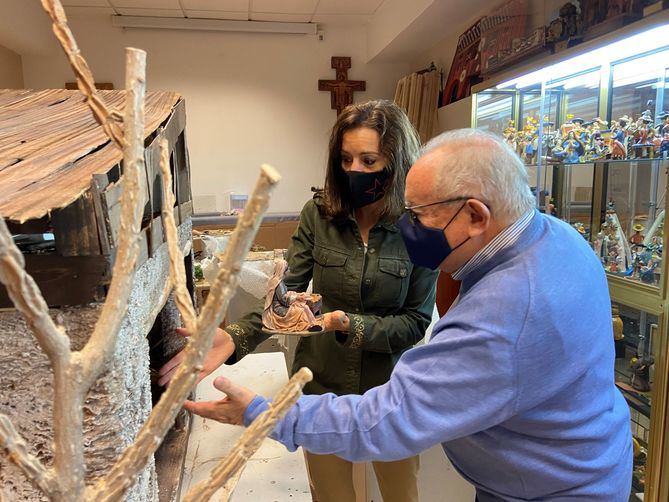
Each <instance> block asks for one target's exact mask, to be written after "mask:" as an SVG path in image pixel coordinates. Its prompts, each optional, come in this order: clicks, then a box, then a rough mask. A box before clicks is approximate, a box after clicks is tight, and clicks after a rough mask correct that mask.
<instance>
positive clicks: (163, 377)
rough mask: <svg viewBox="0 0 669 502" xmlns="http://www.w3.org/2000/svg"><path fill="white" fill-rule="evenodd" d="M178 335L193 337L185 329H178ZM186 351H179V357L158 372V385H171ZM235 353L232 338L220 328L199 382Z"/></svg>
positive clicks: (205, 359) (175, 357)
mask: <svg viewBox="0 0 669 502" xmlns="http://www.w3.org/2000/svg"><path fill="white" fill-rule="evenodd" d="M177 333H178V334H180V335H181V336H186V337H188V336H190V335H191V333H190V332H189V331H188V330H186V329H184V328H177ZM184 350H185V349H182V350H181V351H179V353H178V354H177V355H175V356H174V357H173V358H172V359H170V360H169V361H167V362H166V363H165V364H164V365H163V367H162V368H160V370H158V385H162V386H164V385H168V384H169V383H170V380H172V377H174V375H175V373H176V372H177V369H179V365H180V364H181V361H183V359H184ZM234 352H235V343H234V342H233V341H232V337H231V336H230V335H229V334H228V333H226V332H225V331H223V330H222V329H220V328H218V329H217V330H216V334H215V335H214V343H213V345H212V347H211V350H209V352H207V355H206V356H205V357H204V364H203V368H202V371H201V372H200V374H199V375H198V377H197V381H198V382H199V381H200V380H202V379H203V378H204V377H206V376H207V375H209V374H210V373H211V372H212V371H214V370H215V369H216V368H218V367H219V366H220V365H221V364H223V363H224V362H225V361H227V360H228V358H229V357H230V356H231V355H232V354H234Z"/></svg>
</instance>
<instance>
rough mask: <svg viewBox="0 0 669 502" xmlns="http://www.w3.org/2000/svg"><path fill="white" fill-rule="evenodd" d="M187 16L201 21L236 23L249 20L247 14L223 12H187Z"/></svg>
mask: <svg viewBox="0 0 669 502" xmlns="http://www.w3.org/2000/svg"><path fill="white" fill-rule="evenodd" d="M186 16H188V17H189V18H193V19H196V18H199V19H232V20H234V21H246V20H248V13H246V12H224V11H222V10H186Z"/></svg>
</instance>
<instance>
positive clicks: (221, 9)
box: [62, 0, 384, 24]
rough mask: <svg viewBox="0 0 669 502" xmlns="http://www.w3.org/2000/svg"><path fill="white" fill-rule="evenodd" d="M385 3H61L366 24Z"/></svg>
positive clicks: (128, 11)
mask: <svg viewBox="0 0 669 502" xmlns="http://www.w3.org/2000/svg"><path fill="white" fill-rule="evenodd" d="M383 2H384V0H62V3H63V5H64V6H65V10H66V12H75V11H92V10H97V11H100V12H106V13H109V14H117V15H122V16H158V17H177V18H179V17H180V18H208V19H233V20H253V21H284V22H302V23H321V24H328V23H346V24H364V23H367V22H369V20H370V19H371V17H372V16H373V15H374V13H375V12H376V10H377V9H378V8H379V7H380V6H381V4H382V3H383Z"/></svg>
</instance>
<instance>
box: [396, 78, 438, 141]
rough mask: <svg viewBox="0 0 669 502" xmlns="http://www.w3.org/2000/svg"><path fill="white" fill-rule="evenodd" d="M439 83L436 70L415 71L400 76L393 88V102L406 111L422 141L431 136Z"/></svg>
mask: <svg viewBox="0 0 669 502" xmlns="http://www.w3.org/2000/svg"><path fill="white" fill-rule="evenodd" d="M439 83H440V78H439V72H438V71H437V70H432V71H426V72H417V73H412V74H411V75H407V76H406V77H404V78H402V79H401V80H400V81H399V82H398V83H397V89H396V90H395V103H397V104H398V105H399V106H400V107H401V108H402V109H403V110H404V111H405V112H406V114H407V115H408V117H409V120H410V121H411V123H412V124H413V125H414V127H415V128H416V130H417V131H418V134H419V135H420V140H421V142H422V143H425V142H427V141H428V140H430V139H431V138H432V131H433V130H434V127H435V124H436V122H437V101H438V99H439Z"/></svg>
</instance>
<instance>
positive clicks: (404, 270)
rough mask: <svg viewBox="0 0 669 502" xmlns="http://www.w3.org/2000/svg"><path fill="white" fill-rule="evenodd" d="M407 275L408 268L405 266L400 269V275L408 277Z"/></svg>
mask: <svg viewBox="0 0 669 502" xmlns="http://www.w3.org/2000/svg"><path fill="white" fill-rule="evenodd" d="M406 276H407V269H406V268H403V269H401V270H400V277H406Z"/></svg>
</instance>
